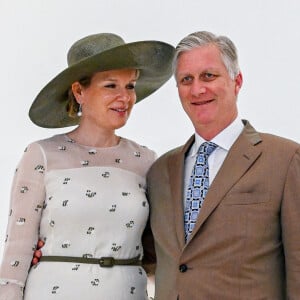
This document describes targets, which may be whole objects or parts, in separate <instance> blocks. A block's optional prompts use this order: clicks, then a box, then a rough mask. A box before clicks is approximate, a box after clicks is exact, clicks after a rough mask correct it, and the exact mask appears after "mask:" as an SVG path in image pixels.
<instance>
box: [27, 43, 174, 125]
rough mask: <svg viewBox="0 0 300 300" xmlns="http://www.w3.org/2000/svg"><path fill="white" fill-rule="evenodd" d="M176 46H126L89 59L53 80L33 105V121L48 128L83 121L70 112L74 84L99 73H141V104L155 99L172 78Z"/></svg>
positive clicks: (155, 44) (161, 44) (154, 44)
mask: <svg viewBox="0 0 300 300" xmlns="http://www.w3.org/2000/svg"><path fill="white" fill-rule="evenodd" d="M173 55H174V48H173V46H171V45H169V44H167V43H163V42H159V41H141V42H134V43H128V44H124V45H122V46H118V47H115V48H113V49H110V50H107V51H104V52H101V53H99V54H97V55H94V56H92V57H89V58H86V59H84V60H82V61H80V62H79V63H77V64H75V65H72V66H70V67H68V68H66V69H65V70H64V71H62V72H61V73H59V74H58V75H57V76H56V77H55V78H54V79H52V80H51V81H50V82H49V83H48V84H47V85H46V86H45V87H44V88H43V89H42V90H41V91H40V93H39V94H38V95H37V97H36V98H35V100H34V101H33V103H32V105H31V107H30V110H29V117H30V119H31V121H32V122H33V123H35V124H36V125H38V126H40V127H45V128H61V127H68V126H74V125H77V124H78V123H79V118H78V117H75V118H71V117H69V115H68V112H67V104H68V95H67V94H68V90H69V88H70V86H71V84H72V83H73V82H75V81H78V80H80V79H81V78H83V77H86V76H90V75H92V74H93V73H95V72H101V71H108V70H116V69H124V68H134V69H138V70H139V71H140V75H139V78H138V81H137V84H136V88H135V90H136V95H137V102H139V101H141V100H142V99H144V98H146V97H147V96H149V95H151V94H152V93H153V92H155V91H156V90H157V89H159V88H160V87H161V86H162V85H163V84H164V83H165V82H166V81H168V80H169V78H170V77H171V76H172V60H173Z"/></svg>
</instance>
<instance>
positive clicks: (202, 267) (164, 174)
mask: <svg viewBox="0 0 300 300" xmlns="http://www.w3.org/2000/svg"><path fill="white" fill-rule="evenodd" d="M193 142H194V137H192V138H191V139H190V140H189V141H188V142H187V143H186V144H185V145H184V146H183V147H179V148H176V149H174V150H172V151H170V152H168V153H166V154H165V155H163V156H162V157H160V158H159V159H158V160H157V161H156V162H155V163H154V165H153V166H152V168H151V169H150V171H149V174H148V197H149V202H150V208H151V213H150V222H151V228H152V232H153V235H154V240H155V250H156V256H157V268H156V274H155V277H156V283H155V284H156V286H155V290H156V298H155V299H156V300H173V299H174V300H175V299H180V300H193V299H199V300H282V299H289V300H296V299H297V300H299V299H300V145H299V144H297V143H295V142H292V141H289V140H287V139H283V138H280V137H276V136H273V135H269V134H262V133H257V132H256V131H255V130H254V129H253V128H252V127H251V125H250V124H249V123H248V122H245V127H244V130H243V132H242V133H241V135H240V136H239V138H238V139H237V141H236V142H235V143H234V145H233V146H232V148H231V149H230V151H229V153H228V155H227V157H226V159H225V161H224V163H223V165H222V167H221V168H220V170H219V172H218V174H217V176H216V177H215V179H214V181H213V182H212V184H211V186H210V189H209V191H208V193H207V196H206V199H205V201H204V204H203V206H202V208H201V212H200V215H199V217H198V220H197V223H196V227H195V230H194V232H193V233H192V236H191V239H190V240H189V241H188V243H187V244H185V242H184V229H183V228H184V224H183V199H182V197H183V196H182V195H183V175H184V159H185V154H186V153H187V151H188V149H189V148H190V146H191V145H192V144H193ZM148 246H149V248H150V245H148ZM148 246H147V245H146V248H147V247H148ZM149 248H147V250H149Z"/></svg>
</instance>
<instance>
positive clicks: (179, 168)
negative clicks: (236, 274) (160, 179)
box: [168, 136, 195, 249]
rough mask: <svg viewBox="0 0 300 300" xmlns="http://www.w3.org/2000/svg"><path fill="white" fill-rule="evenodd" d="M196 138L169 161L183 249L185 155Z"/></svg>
mask: <svg viewBox="0 0 300 300" xmlns="http://www.w3.org/2000/svg"><path fill="white" fill-rule="evenodd" d="M194 140H195V137H194V136H192V137H191V138H190V139H189V140H188V142H187V143H186V144H185V145H184V146H182V147H180V148H177V149H176V150H175V153H174V154H173V155H172V156H170V159H169V161H168V169H169V179H170V189H171V197H172V199H171V200H172V208H173V215H174V223H175V227H176V232H177V239H178V243H179V245H180V248H181V249H182V248H183V247H184V245H185V241H184V221H183V217H184V216H183V198H182V197H183V178H184V160H185V154H186V153H187V152H188V150H189V148H190V147H191V145H192V144H193V143H194Z"/></svg>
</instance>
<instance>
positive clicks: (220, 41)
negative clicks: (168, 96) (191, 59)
mask: <svg viewBox="0 0 300 300" xmlns="http://www.w3.org/2000/svg"><path fill="white" fill-rule="evenodd" d="M210 44H213V45H215V46H216V47H217V48H218V49H219V51H220V53H221V57H222V60H223V63H224V65H225V67H226V69H227V71H228V74H229V76H230V78H231V79H235V77H236V76H237V75H238V74H239V72H240V68H239V63H238V55H237V49H236V47H235V45H234V43H233V42H232V41H231V40H230V39H229V38H228V37H226V36H216V35H214V34H213V33H211V32H208V31H198V32H194V33H191V34H189V35H188V36H186V37H185V38H183V39H182V40H181V41H180V42H179V43H178V45H177V47H176V51H175V56H174V61H173V72H174V73H176V70H177V61H178V57H179V56H180V54H181V53H182V52H185V51H189V50H192V49H194V48H197V47H203V46H207V45H210Z"/></svg>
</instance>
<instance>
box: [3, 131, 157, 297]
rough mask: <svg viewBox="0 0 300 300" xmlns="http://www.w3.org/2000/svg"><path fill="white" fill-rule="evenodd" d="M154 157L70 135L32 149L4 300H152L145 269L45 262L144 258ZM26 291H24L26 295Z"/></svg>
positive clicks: (18, 185)
mask: <svg viewBox="0 0 300 300" xmlns="http://www.w3.org/2000/svg"><path fill="white" fill-rule="evenodd" d="M154 159H155V153H154V152H153V151H151V150H149V149H147V148H145V147H142V146H140V145H138V144H136V143H135V142H133V141H130V140H128V139H124V138H121V140H120V143H119V144H118V145H117V146H115V147H110V148H92V147H87V146H83V145H80V144H77V143H76V142H75V141H73V140H72V139H70V138H68V136H67V135H63V134H62V135H56V136H54V137H52V138H49V139H45V140H41V141H38V142H34V143H32V144H30V145H29V146H28V147H27V149H26V150H25V153H24V155H23V158H22V160H21V162H20V164H19V166H18V169H17V170H16V174H15V178H14V182H13V187H12V194H11V195H12V197H11V210H10V216H9V224H8V228H7V237H6V243H5V248H4V257H3V260H2V266H1V272H0V278H1V282H0V300H4V299H5V300H19V299H23V296H22V292H23V290H24V299H25V300H37V299H43V300H48V299H49V300H50V299H55V300H68V299H73V300H74V299H80V300H82V299H87V300H99V299H115V300H122V299H124V300H125V299H126V300H131V299H132V300H133V299H135V300H142V299H147V291H146V286H147V277H146V274H145V271H144V270H143V268H142V267H139V266H114V267H112V268H101V267H100V266H99V265H92V264H82V263H66V262H40V263H39V264H38V265H37V266H35V267H33V268H31V269H30V271H29V273H28V270H29V268H30V263H31V259H32V254H33V250H34V249H35V247H36V242H37V240H38V238H41V239H43V240H44V241H45V242H46V243H45V246H44V247H43V255H59V256H60V255H61V256H77V257H82V256H85V257H94V258H99V257H102V256H112V257H114V258H124V259H127V258H133V257H136V256H137V255H141V256H142V255H143V248H142V244H141V235H142V232H143V229H144V227H145V224H146V221H147V218H148V214H149V206H148V202H147V200H146V196H145V175H146V172H147V170H148V169H149V167H150V165H151V164H152V163H153V161H154ZM23 287H25V288H24V289H23Z"/></svg>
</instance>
